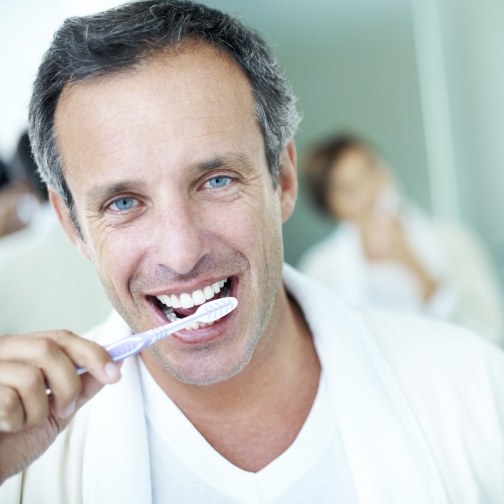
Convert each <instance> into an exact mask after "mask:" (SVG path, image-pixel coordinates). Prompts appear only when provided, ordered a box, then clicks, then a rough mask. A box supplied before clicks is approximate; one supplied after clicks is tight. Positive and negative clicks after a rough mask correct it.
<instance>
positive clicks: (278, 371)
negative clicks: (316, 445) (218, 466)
mask: <svg viewBox="0 0 504 504" xmlns="http://www.w3.org/2000/svg"><path fill="white" fill-rule="evenodd" d="M280 303H281V306H280V307H277V308H278V309H277V310H276V311H275V317H274V318H275V320H276V322H275V323H273V326H274V327H270V328H269V330H268V331H266V333H265V334H264V335H263V338H262V339H261V341H260V343H259V344H258V346H257V347H256V351H255V353H254V356H253V357H252V360H251V362H250V363H249V364H248V366H247V367H246V368H245V369H244V370H243V371H242V372H241V373H239V374H238V375H236V376H235V377H233V378H232V379H230V380H227V381H225V382H222V383H219V384H215V385H210V386H204V387H202V386H195V385H186V384H182V383H180V382H178V381H176V380H175V379H174V378H173V377H171V375H169V374H168V372H167V371H164V370H163V369H160V366H159V364H158V363H157V362H156V361H154V360H153V359H154V358H153V357H152V355H150V354H148V355H144V356H143V358H144V361H145V363H146V366H147V368H148V369H149V371H150V372H151V374H152V376H153V377H154V379H155V380H156V381H157V383H158V384H159V385H160V386H161V387H162V388H163V390H164V391H165V392H166V393H167V394H168V395H169V396H170V397H171V399H172V400H173V401H174V402H175V403H176V404H177V406H178V407H179V408H180V409H181V410H182V411H183V413H184V414H185V416H186V417H187V418H188V419H189V421H190V422H191V423H192V424H193V425H194V426H195V428H196V429H197V430H198V431H199V432H200V434H201V435H202V436H203V437H204V438H205V439H206V440H207V442H208V443H209V444H210V445H211V446H212V447H213V448H214V449H215V450H216V451H218V452H219V453H220V454H221V455H222V456H223V457H225V458H226V459H227V460H228V461H229V462H231V463H232V464H234V465H236V466H238V467H240V468H242V469H244V470H247V471H252V472H256V471H259V470H260V469H262V468H264V467H265V466H266V465H268V464H269V463H270V462H271V461H273V460H274V459H275V458H277V457H278V456H279V455H280V454H282V453H283V452H284V451H285V450H286V449H287V448H288V447H289V446H290V445H291V444H292V443H293V442H294V440H295V438H296V437H297V435H298V434H299V431H300V430H301V427H302V426H303V424H304V423H305V421H306V418H307V416H308V413H309V412H310V409H311V407H312V405H313V401H314V399H315V396H316V393H317V390H318V383H319V378H320V363H319V360H318V356H317V354H316V351H315V347H314V344H313V340H312V337H311V334H310V332H309V330H308V327H307V325H306V323H305V321H304V319H303V316H302V314H301V312H300V310H299V308H298V307H297V306H296V304H295V302H294V301H293V300H290V299H288V297H287V295H286V294H285V292H284V293H283V296H282V299H281V300H280ZM270 325H271V324H270Z"/></svg>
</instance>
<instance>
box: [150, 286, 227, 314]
mask: <svg viewBox="0 0 504 504" xmlns="http://www.w3.org/2000/svg"><path fill="white" fill-rule="evenodd" d="M226 281H227V279H226V280H220V281H219V282H215V283H213V284H212V285H207V286H206V287H203V288H202V289H198V290H195V291H193V292H191V293H188V292H183V293H182V294H180V295H178V296H177V295H176V294H172V295H171V296H168V295H165V294H162V295H161V296H156V297H157V299H159V301H161V303H163V304H164V305H166V306H168V307H172V308H192V307H193V306H199V305H202V304H203V303H206V302H207V301H208V300H209V299H211V298H213V297H214V296H215V294H218V293H219V292H220V290H221V288H222V287H223V286H224V284H225V283H226Z"/></svg>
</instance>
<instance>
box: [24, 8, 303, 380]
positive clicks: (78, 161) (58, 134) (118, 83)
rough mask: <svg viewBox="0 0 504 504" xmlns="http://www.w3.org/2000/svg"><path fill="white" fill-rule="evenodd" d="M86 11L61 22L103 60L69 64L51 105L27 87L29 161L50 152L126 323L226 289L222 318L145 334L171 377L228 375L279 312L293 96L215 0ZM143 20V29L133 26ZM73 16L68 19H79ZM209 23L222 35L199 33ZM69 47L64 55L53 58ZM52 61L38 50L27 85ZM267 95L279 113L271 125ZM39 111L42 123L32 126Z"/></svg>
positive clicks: (80, 240) (262, 51) (291, 176)
mask: <svg viewBox="0 0 504 504" xmlns="http://www.w3.org/2000/svg"><path fill="white" fill-rule="evenodd" d="M140 12H141V13H142V14H139V13H140ZM130 17H133V18H137V19H136V21H135V22H134V23H133V21H132V20H131V19H130ZM91 19H92V20H93V22H92V23H91V24H90V26H92V27H91V28H89V29H86V26H87V24H86V22H82V21H79V22H78V21H71V22H70V25H69V24H67V28H64V30H67V31H66V37H67V38H70V34H71V33H72V34H73V35H72V37H73V41H72V42H71V44H70V45H71V46H72V51H73V52H74V53H75V54H79V51H78V50H77V49H78V48H81V53H80V57H81V59H82V60H83V61H84V62H85V66H86V68H88V69H89V68H90V67H92V66H93V65H94V67H95V68H97V65H98V64H99V66H100V67H104V66H106V67H107V69H108V71H97V72H94V73H93V74H92V75H88V73H89V70H87V71H86V73H85V75H86V76H84V75H83V74H82V73H79V72H78V71H77V70H76V69H74V70H73V71H71V70H70V69H69V68H66V71H67V72H69V73H71V74H73V75H74V77H73V78H72V79H71V80H70V81H67V80H65V82H66V84H64V85H63V86H62V85H61V84H60V85H59V91H58V93H54V94H53V97H52V98H51V99H50V101H51V100H55V99H56V98H57V100H56V102H54V103H52V105H51V107H52V113H48V111H45V110H42V109H43V108H44V103H45V102H44V100H42V101H40V100H39V99H37V98H36V97H35V98H34V99H33V101H32V113H31V117H32V137H33V138H38V140H36V141H35V142H38V159H39V162H41V163H44V162H45V161H44V156H46V157H47V159H49V158H50V157H51V156H56V158H57V161H56V163H57V164H59V166H61V170H62V172H61V173H62V176H63V175H64V184H65V185H66V191H68V193H69V194H71V198H72V205H73V214H71V213H70V212H69V208H68V205H67V201H66V200H65V195H64V194H62V193H61V190H62V188H61V187H60V189H58V187H57V183H56V182H54V181H53V179H52V178H50V177H52V176H53V175H52V171H53V170H54V166H56V165H55V164H54V163H53V164H46V165H43V164H42V167H41V169H42V171H44V170H45V172H44V173H45V176H46V177H47V178H48V179H49V180H48V182H49V184H50V186H51V189H52V190H51V192H50V198H51V202H52V204H53V206H54V207H55V209H56V211H57V213H58V216H59V218H60V221H61V222H62V225H63V227H64V228H65V230H66V232H67V234H68V235H69V237H70V238H71V240H72V241H73V242H74V243H75V245H76V246H77V247H78V248H79V249H80V250H81V252H82V253H83V254H84V255H85V256H86V257H88V258H89V259H90V260H92V261H93V263H94V264H95V266H96V269H97V272H98V274H99V276H100V279H101V281H102V283H103V285H104V287H105V289H106V291H107V294H108V297H109V298H110V300H111V301H112V303H113V304H114V306H115V308H116V309H117V310H118V311H119V313H120V314H121V315H122V316H123V318H124V319H125V320H126V321H127V322H128V323H129V325H130V327H132V328H133V329H134V330H135V331H136V330H143V329H148V328H151V327H153V326H156V325H161V324H163V323H166V322H167V321H168V320H172V319H173V318H174V317H183V316H186V315H188V314H189V313H191V312H192V311H194V310H195V307H193V304H194V305H199V304H202V303H203V302H204V301H205V300H206V299H211V298H213V297H218V296H222V295H231V296H234V297H236V298H237V299H238V301H239V307H238V309H237V310H235V311H234V312H232V313H231V314H230V315H228V316H227V317H225V318H224V319H222V320H221V321H218V322H216V323H215V324H214V325H212V326H208V327H197V328H195V330H193V331H192V332H184V334H183V335H178V336H177V335H175V336H173V337H170V338H168V339H167V340H163V341H161V342H159V343H157V344H156V346H155V347H154V352H155V355H156V359H157V361H158V362H159V363H160V365H162V366H164V367H165V368H166V369H168V370H169V371H170V372H171V374H172V375H174V376H176V377H177V378H178V379H179V380H182V381H184V382H189V383H195V384H208V383H215V382H219V381H222V380H225V379H228V378H230V377H232V376H234V375H235V374H236V373H238V372H239V371H240V370H242V369H243V368H244V367H245V366H246V365H247V364H248V363H249V362H250V359H251V358H252V355H255V354H256V353H257V348H258V343H259V342H260V341H266V343H265V344H266V347H268V343H267V341H268V339H270V340H271V339H272V338H273V337H274V335H276V334H278V332H279V331H278V326H279V325H280V324H281V323H282V322H281V320H282V311H281V310H278V307H279V306H281V304H282V302H281V301H279V299H280V298H282V299H283V303H284V305H285V295H284V293H283V291H282V286H281V270H282V264H283V246H282V236H281V225H282V223H283V222H284V221H285V220H286V219H287V218H288V217H289V215H290V214H291V212H292V210H293V207H294V201H295V198H296V188H297V185H296V170H295V150H294V145H293V142H292V138H289V137H288V135H289V134H290V135H291V134H292V133H293V130H294V129H295V124H297V115H296V114H295V109H294V100H293V98H292V95H291V94H290V93H289V92H288V86H287V85H286V84H285V81H284V80H283V78H282V77H281V75H280V73H279V71H278V69H277V67H276V63H274V60H273V59H272V57H271V56H270V55H269V52H268V51H267V50H266V48H265V46H264V45H263V43H262V42H260V41H259V39H258V38H256V36H255V35H253V34H252V33H251V32H248V31H247V30H246V29H245V28H243V27H241V25H238V24H236V22H235V21H231V20H229V19H228V18H227V17H226V16H224V15H222V14H217V13H216V12H215V11H211V10H209V9H207V8H204V7H201V6H200V7H198V6H194V5H192V4H188V3H186V2H183V3H182V2H145V3H144V2H140V3H137V4H131V5H130V6H127V7H123V8H121V9H119V10H118V11H115V12H111V13H108V14H103V15H101V16H98V17H96V18H91ZM100 19H107V20H108V21H107V23H105V22H101V21H99V20H100ZM112 19H114V20H115V22H112V21H111V20H112ZM144 25H147V26H148V27H150V28H149V29H147V32H148V34H149V35H148V36H147V35H141V32H143V31H144V29H145V26H144ZM154 25H155V27H154V28H153V26H154ZM69 26H73V27H75V26H79V30H77V31H78V33H75V29H74V28H72V29H70V28H69ZM97 26H99V27H100V29H98V28H97ZM125 26H129V27H130V28H129V29H128V30H126V32H127V33H130V32H131V26H136V27H137V31H138V33H137V31H135V30H133V32H132V33H131V35H132V40H131V41H130V42H129V40H128V38H127V37H126V36H125V35H124V34H123V32H124V31H125ZM174 26H175V27H177V28H176V30H175V29H174V28H173V27H174ZM204 28H205V29H204ZM207 30H210V31H211V32H212V33H214V32H219V33H220V32H223V33H226V34H227V35H226V37H224V35H223V34H222V35H221V39H219V38H218V37H217V35H212V36H207V37H206V38H204V37H203V38H202V37H201V36H199V35H197V34H199V33H200V32H201V33H206V32H207ZM115 31H116V32H121V35H117V37H114V36H113V34H114V33H115ZM152 31H155V32H156V36H155V37H153V35H152ZM186 32H187V33H188V34H187V35H186V34H185V33H186ZM162 33H165V34H166V35H165V38H166V40H164V38H163V37H161V35H160V34H162ZM167 34H169V35H167ZM62 37H63V35H62V34H61V33H60V34H59V35H58V36H57V38H56V40H57V42H56V45H58V44H62V40H59V41H58V39H60V38H62ZM171 39H173V40H171ZM138 40H140V41H142V44H140V45H141V46H142V47H143V50H142V52H138V51H133V53H134V54H136V57H135V58H133V60H132V57H131V52H132V50H131V49H130V48H128V47H126V46H127V45H128V42H129V43H130V45H132V46H135V47H136V46H138V45H139V42H138ZM170 40H171V41H170ZM216 40H220V43H216ZM230 40H233V41H234V43H236V44H238V46H239V47H236V48H234V47H233V46H232V45H231V42H230ZM135 41H136V42H135ZM240 47H241V48H240ZM245 48H247V50H245ZM252 48H254V49H253V50H252ZM60 51H62V49H60ZM240 51H241V52H240ZM247 51H252V53H250V54H249V53H247ZM90 52H91V53H92V58H91V55H90ZM124 53H128V54H129V55H130V56H129V57H128V59H127V60H128V64H126V63H124ZM56 54H57V53H55V52H53V53H52V56H48V58H49V60H51V59H52V58H55V55H56ZM237 54H241V56H240V59H239V60H237ZM114 55H117V58H118V61H119V64H118V65H117V66H116V67H114V65H113V62H114V58H115V56H114ZM242 56H243V62H242V60H241V57H242ZM68 58H69V56H68V55H67V54H66V53H64V54H62V55H61V56H60V59H62V60H63V61H62V62H61V61H60V62H59V63H58V64H61V65H63V66H65V65H66V64H67V63H66V62H67V60H68ZM90 58H91V59H93V61H94V63H93V64H91V62H90ZM252 60H254V61H255V63H254V64H252V63H251V61H252ZM105 61H106V62H107V64H106V65H105V63H104V62H105ZM132 61H134V62H133V63H132ZM237 61H240V62H241V63H238V62H237ZM260 61H264V64H265V65H266V67H267V68H266V67H265V68H261V67H260V64H259V62H260ZM54 64H55V63H54V62H53V63H49V62H48V60H46V62H45V63H44V65H43V67H42V71H41V74H40V75H39V78H38V80H37V85H36V89H39V88H41V87H42V82H41V79H42V80H43V79H44V75H47V74H46V73H45V70H44V68H45V69H47V68H49V67H52V66H53V65H54ZM73 65H76V63H75V62H74V63H73ZM252 67H253V68H254V69H255V70H254V71H256V72H258V73H259V74H260V75H259V76H257V75H256V76H255V77H254V76H252V75H251V72H252V70H251V69H252ZM111 68H114V70H113V71H111V70H110V69H111ZM247 69H248V70H247ZM58 78H59V77H58ZM254 82H255V84H254ZM255 86H257V89H256V87H255ZM265 88H268V90H266V89H265ZM36 93H37V90H36ZM49 94H50V93H49ZM40 96H42V95H40ZM258 96H262V98H258ZM266 97H268V98H266ZM280 97H281V99H280ZM280 102H282V104H280ZM269 105H271V107H269ZM39 107H42V108H39ZM272 110H276V111H277V113H278V114H280V115H282V117H283V120H282V121H281V125H279V124H278V123H277V122H276V120H277V119H278V117H277V116H276V114H273V113H272ZM40 117H45V119H44V120H45V121H46V122H45V129H44V128H42V129H41V130H40V131H39V130H38V129H37V128H38V125H39V123H40ZM37 118H39V119H37ZM49 118H50V119H49ZM272 121H273V126H272V125H271V124H272ZM287 124H289V125H287ZM37 131H39V132H38V133H37ZM44 131H45V133H44ZM272 131H273V133H272ZM46 135H48V136H46ZM44 142H49V143H51V142H52V143H53V147H54V150H53V151H51V150H48V149H47V148H46V146H45V145H44ZM268 142H269V143H268ZM267 145H269V146H270V147H268V146H267ZM51 152H52V154H51ZM44 153H45V154H44ZM47 153H49V154H47ZM53 161H54V159H53ZM272 174H273V182H272ZM75 222H77V223H78V225H79V230H78V231H77V229H76V227H75V225H74V223H75ZM273 312H275V317H272V316H271V314H272V313H273ZM262 347H264V345H263V346H262Z"/></svg>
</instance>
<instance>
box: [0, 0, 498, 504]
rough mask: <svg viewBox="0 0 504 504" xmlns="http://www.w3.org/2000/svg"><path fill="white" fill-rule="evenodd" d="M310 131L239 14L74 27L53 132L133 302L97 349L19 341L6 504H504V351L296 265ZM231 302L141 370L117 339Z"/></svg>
mask: <svg viewBox="0 0 504 504" xmlns="http://www.w3.org/2000/svg"><path fill="white" fill-rule="evenodd" d="M298 122H299V115H298V112H297V109H296V100H295V97H294V95H293V93H292V91H291V88H290V85H289V83H288V82H287V81H286V79H285V76H284V72H283V71H282V69H281V68H280V67H279V65H278V62H277V60H276V58H275V56H274V54H273V53H272V51H271V49H270V48H269V46H268V45H267V44H266V43H265V42H264V40H263V39H262V38H261V37H260V36H258V35H257V34H256V33H255V32H253V31H252V30H250V29H248V28H247V27H245V26H244V25H243V24H242V23H240V22H239V21H238V20H236V19H235V18H232V17H230V16H228V15H226V14H224V13H222V12H220V11H218V10H215V9H211V8H209V7H206V6H204V5H201V4H194V3H192V2H187V1H139V2H132V3H129V4H126V5H124V6H122V7H118V8H116V9H112V10H109V11H106V12H104V13H100V14H96V15H93V16H88V17H84V18H72V19H70V20H67V21H66V22H65V24H64V25H63V26H62V27H61V28H60V29H59V30H58V32H57V33H56V35H55V37H54V39H53V42H52V45H51V48H50V49H49V50H48V52H46V54H45V57H44V60H43V62H42V64H41V66H40V68H39V72H38V75H37V78H36V81H35V87H34V92H33V95H32V100H31V104H30V132H31V133H30V137H31V139H32V145H33V147H34V153H35V156H36V159H37V162H38V165H39V170H40V172H41V173H42V174H43V177H44V180H45V181H46V183H47V184H48V187H49V191H50V200H51V203H52V205H53V206H54V208H55V210H56V212H57V215H58V219H59V220H60V223H61V225H62V227H63V228H64V229H65V231H66V233H67V235H68V236H69V238H70V239H71V241H72V243H74V245H75V246H76V247H77V248H78V249H79V250H80V251H81V253H82V254H83V255H84V256H85V257H87V258H88V259H89V260H90V261H91V262H92V263H93V265H94V266H95V268H96V273H97V275H98V276H99V278H100V279H101V281H102V283H103V286H104V289H105V290H106V292H107V294H108V296H109V298H110V300H111V301H112V303H113V305H114V308H115V312H114V313H113V314H112V315H111V317H110V318H109V319H107V320H106V321H105V322H104V324H102V325H100V326H98V327H96V328H95V329H93V330H92V331H91V332H90V333H89V334H87V335H86V337H85V338H83V337H81V336H78V335H76V334H73V333H71V332H69V331H54V330H52V331H45V332H38V333H35V334H24V335H10V336H6V337H3V338H0V482H3V483H2V485H1V486H0V502H2V504H13V503H19V502H23V503H24V504H27V503H28V504H30V503H34V504H35V503H37V504H38V503H40V502H48V503H51V504H73V503H83V504H101V503H109V502H120V503H121V504H138V503H144V502H155V503H161V502H175V503H183V502H186V503H194V502H205V504H212V503H215V504H223V503H232V502H244V503H245V502H262V503H280V502H284V503H287V502H288V503H289V504H296V503H306V502H316V503H317V504H326V503H331V504H332V503H335V502H345V503H346V504H351V503H357V502H361V503H389V502H401V503H402V502H435V503H448V502H457V503H464V502H478V501H482V500H486V501H487V502H502V501H503V500H504V473H503V471H502V466H503V461H504V443H503V438H504V425H503V418H504V353H503V352H502V351H501V350H499V349H497V348H496V347H495V346H494V345H491V344H489V343H488V342H487V341H485V340H484V339H483V338H480V337H477V336H476V335H475V334H474V333H472V332H471V331H469V330H464V329H461V328H455V327H452V326H449V325H445V324H441V323H434V322H425V321H424V320H419V319H418V318H415V317H412V318H405V317H399V316H397V315H391V314H388V313H378V312H371V311H368V312H365V313H364V312H363V311H359V310H356V309H354V308H351V307H349V306H348V305H347V304H345V303H343V302H341V301H340V300H339V298H338V296H336V295H335V294H334V293H332V292H330V291H328V290H327V289H325V288H323V287H322V286H320V285H319V284H317V283H316V282H313V281H311V280H310V279H308V278H307V277H305V276H303V275H301V274H300V273H299V272H296V271H295V270H294V269H293V268H291V267H289V266H288V265H286V264H284V259H283V242H282V224H283V223H284V222H285V221H286V220H287V219H288V218H289V217H290V215H291V214H292V212H293V210H294V205H295V200H296V196H297V172H296V152H295V145H294V135H295V132H296V130H297V126H298ZM72 287H73V279H72V278H69V279H68V291H69V295H71V294H72ZM40 295H44V292H43V291H42V292H40ZM227 296H232V297H234V298H236V299H237V300H238V307H237V308H236V309H235V310H234V311H233V312H231V313H230V314H228V315H226V316H225V317H223V318H221V319H219V320H218V321H216V322H214V323H213V324H211V325H208V324H196V326H194V327H192V328H191V329H190V330H180V331H178V332H177V333H175V334H173V335H172V336H170V337H167V338H165V339H163V340H160V341H158V342H156V343H155V344H154V345H152V346H151V347H150V348H148V349H145V350H143V351H142V352H141V353H140V354H138V355H136V356H134V357H131V358H129V359H126V360H125V361H124V362H123V364H122V367H120V366H119V364H117V363H115V364H114V363H113V362H112V361H111V357H110V356H109V355H108V354H107V352H106V351H105V349H104V348H103V346H102V345H103V344H105V343H106V342H111V341H115V340H116V339H120V338H122V337H128V336H131V335H132V334H134V333H137V332H139V331H143V330H149V329H151V328H154V327H155V326H159V325H162V324H166V323H168V322H169V321H170V320H176V319H183V318H185V317H187V316H188V315H190V314H192V313H193V312H194V310H196V307H197V306H200V305H202V304H204V303H205V302H206V300H207V299H217V298H219V299H220V298H225V297H227ZM97 343H98V344H97ZM76 366H80V367H84V368H85V369H87V370H88V372H87V373H84V374H81V375H78V374H77V371H76ZM111 384H114V385H113V386H108V385H111ZM47 387H49V388H50V389H51V391H52V393H51V394H50V395H49V396H48V395H47V393H46V388H47Z"/></svg>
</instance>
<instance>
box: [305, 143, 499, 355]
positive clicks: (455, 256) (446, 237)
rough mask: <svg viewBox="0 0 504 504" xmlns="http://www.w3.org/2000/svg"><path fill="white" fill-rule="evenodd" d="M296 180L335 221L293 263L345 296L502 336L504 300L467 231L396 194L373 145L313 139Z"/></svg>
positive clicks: (355, 301)
mask: <svg viewBox="0 0 504 504" xmlns="http://www.w3.org/2000/svg"><path fill="white" fill-rule="evenodd" d="M304 168H305V180H306V182H307V187H308V190H309V193H310V195H311V197H312V201H313V202H314V203H315V206H316V207H317V209H318V210H319V211H320V212H321V213H322V214H323V215H324V216H325V217H329V218H330V219H331V220H332V221H333V222H335V223H336V227H335V229H334V231H333V232H332V233H331V234H330V235H329V236H327V237H326V238H324V239H323V240H322V241H320V242H319V243H316V244H314V245H312V246H311V247H309V248H308V250H307V251H306V252H305V253H304V254H303V256H302V257H301V259H300V261H299V263H298V268H299V270H300V271H302V272H304V273H305V274H307V275H308V276H311V277H313V278H315V279H317V280H318V281H320V282H322V283H323V284H325V285H326V286H327V287H329V288H331V289H333V290H335V291H337V292H338V293H339V294H340V295H342V296H343V297H344V298H345V299H346V300H347V301H349V302H351V303H352V304H354V305H374V306H379V307H383V308H386V309H391V310H397V311H401V312H410V313H419V314H422V315H427V316H432V317H436V318H440V319H445V320H447V321H450V322H454V323H458V324H462V325H465V326H467V327H470V328H472V329H474V330H476V331H477V332H479V333H481V334H483V335H485V336H486V337H488V338H489V339H491V340H493V341H494V342H495V343H497V344H499V345H502V344H503V343H504V327H503V314H502V310H503V309H504V301H503V299H502V295H501V290H500V287H499V285H498V282H497V279H496V278H497V275H496V272H495V271H494V268H493V265H492V263H491V261H490V259H489V256H488V253H487V252H486V250H484V248H483V246H482V245H481V243H480V242H479V241H478V240H477V238H476V237H475V235H474V234H473V233H471V232H470V231H469V230H468V229H466V228H465V227H463V226H462V225H461V224H459V223H455V222H448V221H446V222H445V221H439V220H435V219H432V218H430V217H428V216H427V215H425V214H424V213H423V212H422V211H421V210H420V209H419V208H418V207H417V206H416V205H414V204H413V203H412V202H411V201H409V200H408V199H407V198H406V197H405V196H404V194H402V193H401V191H400V188H399V185H398V183H397V181H396V180H395V178H394V175H393V173H392V171H391V168H390V167H389V165H388V164H387V163H386V162H385V160H384V159H383V157H382V156H381V155H380V154H379V152H378V150H377V149H376V147H374V146H372V145H371V144H370V143H369V142H368V141H367V140H364V139H363V138H359V137H358V136H355V135H350V134H341V135H334V136H332V137H330V138H329V139H327V140H324V141H322V142H320V143H319V144H317V145H315V146H314V147H313V148H312V150H311V151H310V154H309V155H308V156H307V160H306V163H305V167H304Z"/></svg>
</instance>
